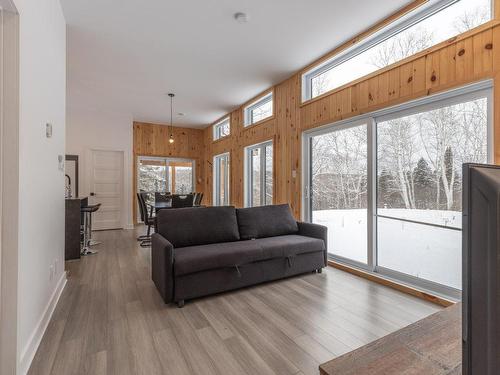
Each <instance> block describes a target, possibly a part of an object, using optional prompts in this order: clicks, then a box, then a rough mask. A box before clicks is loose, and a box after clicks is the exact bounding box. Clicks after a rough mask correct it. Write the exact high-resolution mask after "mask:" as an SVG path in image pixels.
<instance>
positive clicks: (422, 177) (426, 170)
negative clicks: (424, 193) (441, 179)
mask: <svg viewBox="0 0 500 375" xmlns="http://www.w3.org/2000/svg"><path fill="white" fill-rule="evenodd" d="M413 173H414V181H415V184H416V185H417V186H418V187H419V188H423V187H429V186H432V181H433V179H434V177H433V173H432V170H431V168H430V167H429V163H427V161H426V160H425V159H424V158H420V160H419V161H418V163H417V166H416V167H415V169H414V171H413Z"/></svg>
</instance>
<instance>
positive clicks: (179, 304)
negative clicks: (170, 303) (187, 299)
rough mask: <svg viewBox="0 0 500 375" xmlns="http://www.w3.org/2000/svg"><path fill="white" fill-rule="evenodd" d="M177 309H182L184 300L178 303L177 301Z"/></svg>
mask: <svg viewBox="0 0 500 375" xmlns="http://www.w3.org/2000/svg"><path fill="white" fill-rule="evenodd" d="M177 307H179V308H182V307H184V300H183V299H181V300H180V301H177Z"/></svg>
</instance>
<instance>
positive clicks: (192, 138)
mask: <svg viewBox="0 0 500 375" xmlns="http://www.w3.org/2000/svg"><path fill="white" fill-rule="evenodd" d="M206 131H207V129H192V128H180V127H173V131H172V134H173V136H174V143H169V142H168V140H169V137H170V127H169V126H166V125H160V124H150V123H144V122H135V121H134V123H133V138H134V139H133V153H134V165H133V179H134V180H133V196H132V202H133V214H134V222H135V221H136V217H137V198H136V191H137V157H138V156H159V157H176V158H187V159H194V160H195V163H196V170H195V172H196V191H199V192H204V187H205V181H206V177H205V163H204V155H205V153H206V151H205V144H204V143H205V139H206V135H205V132H206ZM210 178H211V177H210Z"/></svg>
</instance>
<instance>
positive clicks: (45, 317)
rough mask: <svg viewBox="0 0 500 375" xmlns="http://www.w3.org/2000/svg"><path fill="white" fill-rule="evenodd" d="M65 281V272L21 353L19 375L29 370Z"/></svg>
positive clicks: (23, 374)
mask: <svg viewBox="0 0 500 375" xmlns="http://www.w3.org/2000/svg"><path fill="white" fill-rule="evenodd" d="M66 281H67V279H66V272H63V274H62V275H61V278H60V279H59V281H58V282H57V286H56V288H55V290H54V292H53V293H52V296H51V297H50V300H49V302H48V304H47V306H46V307H45V310H44V312H43V314H42V317H41V318H40V321H39V322H38V324H37V325H36V328H35V330H34V331H33V333H32V334H31V336H30V338H29V340H28V343H27V344H26V346H25V347H24V348H23V351H22V352H21V359H20V361H19V367H18V369H19V374H22V375H25V374H27V373H28V370H29V369H30V366H31V362H32V361H33V358H34V357H35V354H36V351H37V350H38V347H39V346H40V342H41V341H42V337H43V335H44V333H45V330H46V329H47V326H48V325H49V322H50V319H51V318H52V314H53V313H54V310H55V309H56V306H57V302H59V298H60V297H61V294H62V291H63V290H64V287H65V286H66Z"/></svg>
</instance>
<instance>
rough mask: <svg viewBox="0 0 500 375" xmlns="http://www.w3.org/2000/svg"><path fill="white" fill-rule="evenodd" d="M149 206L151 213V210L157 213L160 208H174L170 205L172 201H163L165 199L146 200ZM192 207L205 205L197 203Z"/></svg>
mask: <svg viewBox="0 0 500 375" xmlns="http://www.w3.org/2000/svg"><path fill="white" fill-rule="evenodd" d="M147 204H148V206H149V208H150V213H151V214H152V213H153V211H154V212H155V213H158V211H160V210H165V209H170V208H174V207H172V201H168V202H165V201H158V202H156V201H151V202H148V203H147ZM193 207H206V206H204V205H199V206H193Z"/></svg>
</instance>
